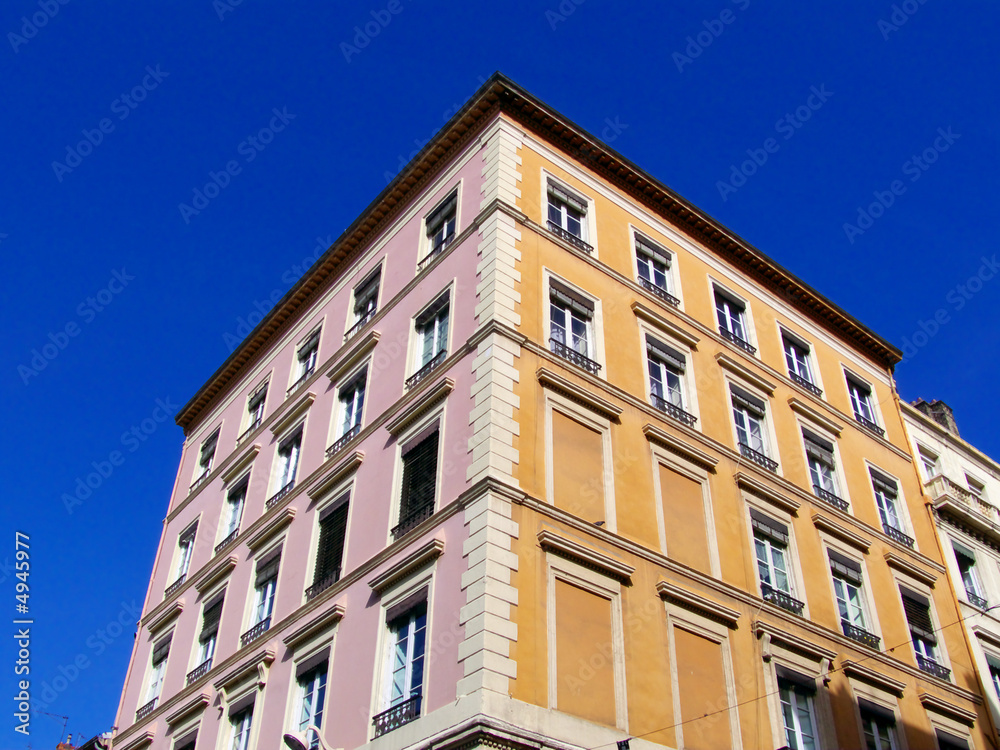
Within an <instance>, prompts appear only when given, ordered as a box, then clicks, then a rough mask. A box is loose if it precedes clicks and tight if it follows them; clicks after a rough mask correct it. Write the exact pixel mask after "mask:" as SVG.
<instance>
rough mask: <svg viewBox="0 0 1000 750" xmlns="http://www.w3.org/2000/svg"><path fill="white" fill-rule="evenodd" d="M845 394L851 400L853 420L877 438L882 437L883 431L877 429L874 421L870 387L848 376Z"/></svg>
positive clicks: (876, 423)
mask: <svg viewBox="0 0 1000 750" xmlns="http://www.w3.org/2000/svg"><path fill="white" fill-rule="evenodd" d="M847 393H848V395H849V396H850V398H851V409H853V411H854V419H855V420H857V421H858V422H859V423H860V424H861V425H862V426H863V427H865V428H866V429H868V430H869V431H871V432H874V433H875V434H877V435H879V436H884V435H885V430H883V429H882V428H881V427H879V426H878V422H876V421H875V406H874V402H873V401H872V389H871V386H870V385H868V384H866V383H862V382H861V381H860V380H857V379H855V378H853V377H851V376H850V375H848V376H847Z"/></svg>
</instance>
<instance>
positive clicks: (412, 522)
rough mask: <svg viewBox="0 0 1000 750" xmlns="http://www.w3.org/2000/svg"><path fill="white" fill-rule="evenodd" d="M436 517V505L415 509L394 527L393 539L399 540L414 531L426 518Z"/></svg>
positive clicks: (428, 504) (426, 505) (425, 505)
mask: <svg viewBox="0 0 1000 750" xmlns="http://www.w3.org/2000/svg"><path fill="white" fill-rule="evenodd" d="M432 515H434V503H433V502H430V503H424V504H423V505H421V506H420V507H419V508H413V509H411V510H410V512H409V513H407V514H406V515H405V516H403V517H402V518H400V519H399V523H398V524H396V525H395V526H393V527H392V531H391V532H390V533H391V534H392V538H393V539H399V538H400V537H401V536H403V534H405V533H406V532H407V531H409V530H410V529H412V528H413V527H414V526H416V525H417V524H418V523H420V522H421V521H423V520H424V519H425V518H430V517H431V516H432Z"/></svg>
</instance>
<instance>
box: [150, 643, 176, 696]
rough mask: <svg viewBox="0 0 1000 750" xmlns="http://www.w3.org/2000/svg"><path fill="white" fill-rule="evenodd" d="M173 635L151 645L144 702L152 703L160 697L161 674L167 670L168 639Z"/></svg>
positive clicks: (161, 687) (161, 686)
mask: <svg viewBox="0 0 1000 750" xmlns="http://www.w3.org/2000/svg"><path fill="white" fill-rule="evenodd" d="M172 637H173V635H172V634H171V635H168V636H167V637H166V638H163V639H161V640H160V641H159V643H157V644H156V645H155V646H154V647H153V656H152V658H151V659H150V670H149V682H147V683H146V703H147V704H149V703H152V702H153V701H155V700H156V699H157V698H159V697H160V693H161V692H162V691H163V675H164V673H165V672H166V671H167V656H169V655H170V639H171V638H172Z"/></svg>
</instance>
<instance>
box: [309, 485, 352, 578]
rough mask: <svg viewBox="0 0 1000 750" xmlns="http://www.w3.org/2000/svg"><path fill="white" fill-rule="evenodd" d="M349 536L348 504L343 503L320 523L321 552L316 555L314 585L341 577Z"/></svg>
mask: <svg viewBox="0 0 1000 750" xmlns="http://www.w3.org/2000/svg"><path fill="white" fill-rule="evenodd" d="M346 536H347V503H341V504H340V505H338V506H337V507H336V508H334V509H333V510H332V511H330V512H329V513H327V514H326V515H325V516H324V517H323V518H322V519H320V522H319V550H318V551H317V553H316V573H315V575H314V576H313V584H314V585H315V584H317V583H319V582H320V581H325V580H326V579H327V578H329V577H331V576H336V577H337V578H339V577H340V564H341V562H342V558H343V556H344V540H345V538H346Z"/></svg>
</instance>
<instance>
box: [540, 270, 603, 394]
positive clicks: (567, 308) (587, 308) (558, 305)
mask: <svg viewBox="0 0 1000 750" xmlns="http://www.w3.org/2000/svg"><path fill="white" fill-rule="evenodd" d="M593 323H594V303H593V301H592V300H589V299H587V298H586V297H584V296H583V295H581V294H578V293H576V292H574V291H572V290H571V289H569V288H568V287H563V286H561V285H559V286H557V285H556V284H554V283H553V284H551V285H550V289H549V325H550V332H549V333H550V337H549V344H550V346H551V348H552V351H553V352H555V353H556V354H558V355H559V356H560V357H563V358H564V359H568V360H569V361H570V362H572V363H573V364H575V365H578V366H580V367H583V368H584V369H585V370H588V371H589V372H592V373H593V374H595V375H596V374H597V373H598V372H599V371H600V369H601V366H600V365H599V364H598V363H597V362H595V361H594V325H593Z"/></svg>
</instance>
